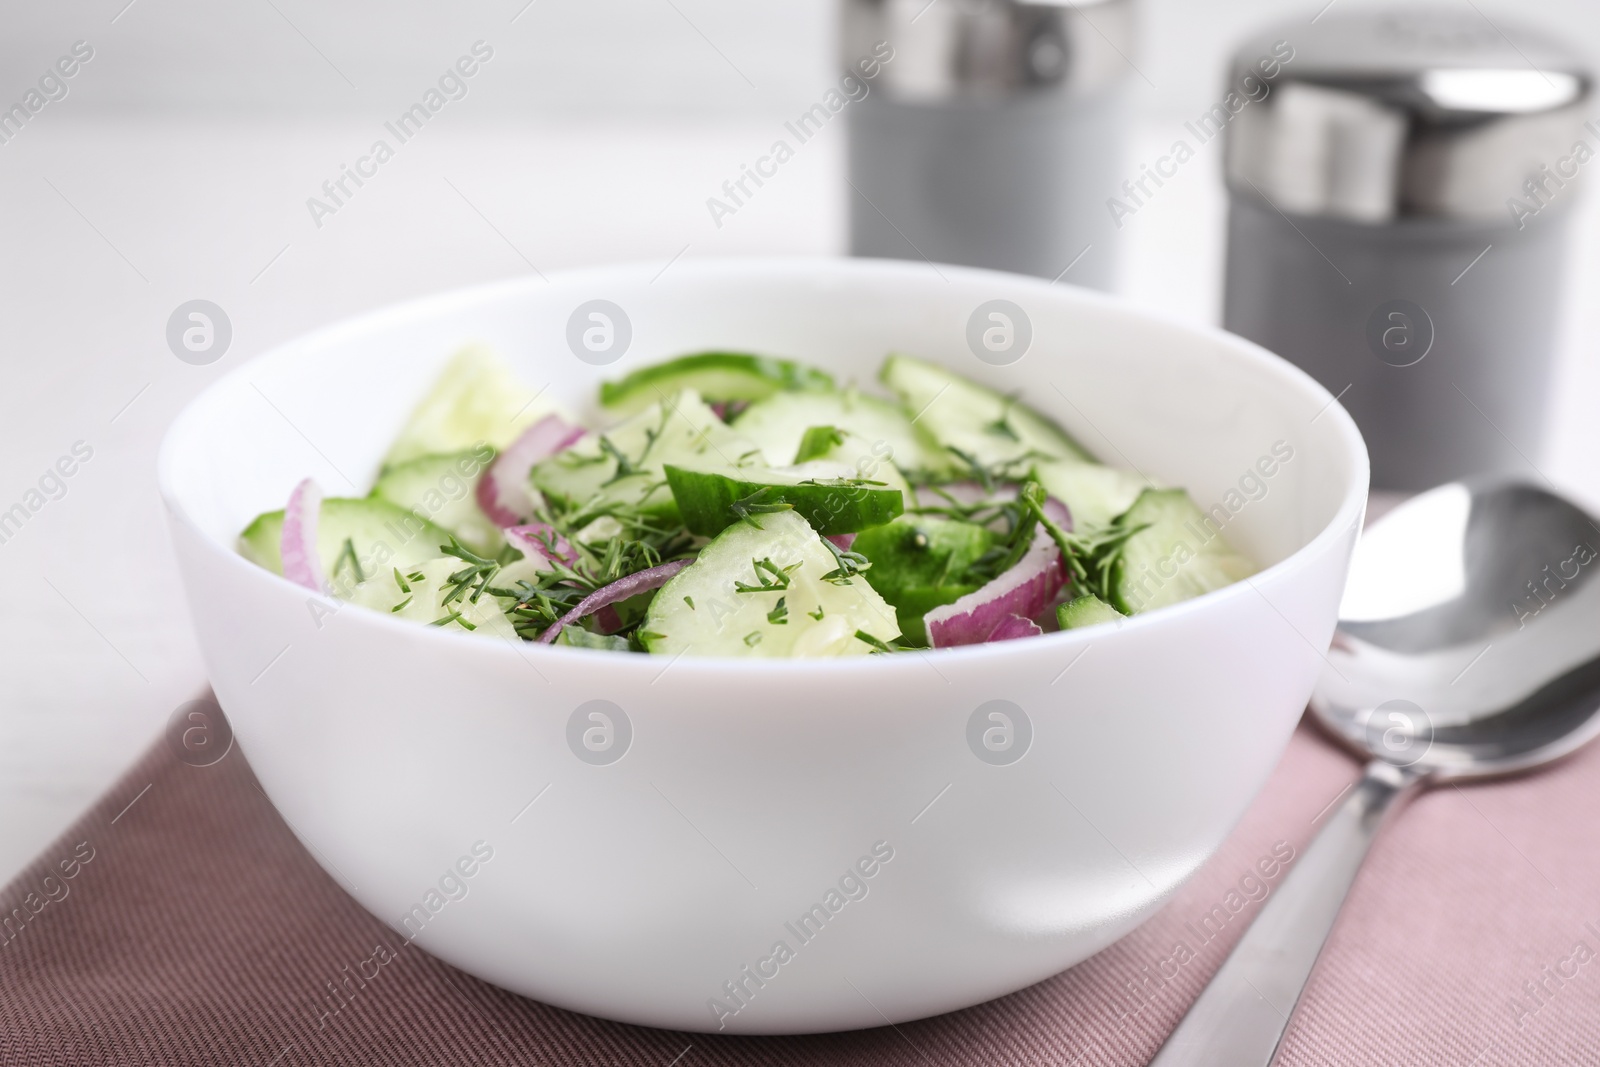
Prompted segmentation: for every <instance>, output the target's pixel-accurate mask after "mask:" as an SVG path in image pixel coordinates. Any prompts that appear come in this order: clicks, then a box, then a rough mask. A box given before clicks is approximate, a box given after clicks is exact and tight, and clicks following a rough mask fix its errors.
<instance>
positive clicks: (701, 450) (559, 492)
mask: <svg viewBox="0 0 1600 1067" xmlns="http://www.w3.org/2000/svg"><path fill="white" fill-rule="evenodd" d="M607 446H609V447H607ZM618 455H621V456H622V457H623V458H624V459H625V460H626V462H627V464H628V467H629V471H622V472H620V473H619V461H618V459H617V456H618ZM760 456H761V452H760V450H759V449H758V448H756V446H755V445H753V444H752V443H750V442H749V441H748V440H746V439H744V438H743V437H742V436H740V435H739V434H738V433H737V432H735V431H734V430H731V429H729V428H728V426H727V424H725V423H724V422H723V421H722V420H721V419H719V418H717V415H716V412H714V411H712V410H711V408H710V407H708V406H707V405H706V403H705V401H703V400H701V399H700V395H699V394H698V393H696V392H695V391H694V390H693V389H685V390H683V391H682V392H681V393H678V394H677V395H676V396H674V397H672V398H671V399H669V400H667V401H664V402H662V403H657V404H651V405H650V406H649V407H647V408H645V409H644V410H643V411H641V412H639V413H638V414H637V415H635V416H633V417H632V418H630V419H628V420H626V421H625V422H623V423H621V424H620V425H618V426H616V427H614V428H612V429H611V430H610V431H609V432H607V433H605V434H591V435H589V436H586V437H584V438H583V439H582V440H580V441H579V442H578V443H577V444H575V445H573V446H572V447H571V448H569V449H567V450H566V451H565V452H560V453H557V454H556V455H554V456H551V457H550V458H549V459H547V460H544V461H543V462H540V463H536V464H534V467H533V471H532V474H531V475H530V477H531V479H532V481H533V484H534V485H535V486H536V487H537V488H539V489H540V490H541V491H543V492H544V493H546V494H547V495H549V496H551V497H553V498H554V499H556V500H557V501H559V502H561V503H562V504H563V505H564V506H565V507H567V508H570V509H573V510H579V509H581V510H583V511H585V512H588V513H592V514H601V513H603V512H604V511H605V510H606V509H607V508H609V507H614V506H622V507H638V508H640V509H641V510H643V511H645V512H647V513H651V514H655V515H659V516H661V517H663V518H668V519H670V518H671V517H673V516H676V515H677V511H678V509H677V505H676V504H675V503H674V502H673V499H672V492H671V490H670V489H668V488H667V481H666V476H665V474H663V473H662V468H663V466H665V465H666V464H668V463H672V464H680V465H687V466H702V467H710V466H717V465H723V466H733V465H735V464H740V463H748V462H754V461H759V459H760Z"/></svg>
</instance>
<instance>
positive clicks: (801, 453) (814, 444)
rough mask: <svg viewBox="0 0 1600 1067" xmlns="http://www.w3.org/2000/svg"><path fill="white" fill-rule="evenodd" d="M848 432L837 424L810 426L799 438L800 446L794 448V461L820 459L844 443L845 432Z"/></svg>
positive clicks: (803, 461) (804, 461)
mask: <svg viewBox="0 0 1600 1067" xmlns="http://www.w3.org/2000/svg"><path fill="white" fill-rule="evenodd" d="M848 432H849V431H847V430H841V429H839V427H837V426H813V427H811V429H809V430H807V431H806V433H805V436H804V437H802V438H800V447H798V448H796V449H795V453H794V461H795V462H796V463H806V462H808V461H810V460H813V459H822V458H823V457H824V456H827V455H828V454H830V453H831V452H833V450H834V449H836V448H838V447H839V446H840V445H842V444H844V438H845V434H846V433H848Z"/></svg>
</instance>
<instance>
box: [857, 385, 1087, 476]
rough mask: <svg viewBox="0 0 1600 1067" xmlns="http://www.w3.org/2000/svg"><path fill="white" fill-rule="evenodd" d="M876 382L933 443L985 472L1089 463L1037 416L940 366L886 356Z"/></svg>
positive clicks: (1064, 435) (1062, 433)
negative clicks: (1037, 464)
mask: <svg viewBox="0 0 1600 1067" xmlns="http://www.w3.org/2000/svg"><path fill="white" fill-rule="evenodd" d="M878 377H879V379H880V380H881V381H882V382H883V384H885V385H887V386H888V387H889V388H890V389H892V390H894V393H895V395H896V396H898V397H899V398H900V403H901V404H903V405H904V406H905V408H906V410H908V411H910V412H911V413H912V417H914V418H915V419H916V420H917V425H918V426H920V427H926V428H927V431H928V433H929V434H931V435H932V436H933V437H934V438H935V439H936V440H937V441H938V442H939V444H941V445H943V446H944V447H945V448H947V449H950V450H952V451H959V452H960V453H962V454H963V455H966V456H969V457H971V459H972V460H973V462H976V463H979V464H981V465H982V466H984V467H986V468H994V467H1001V466H1007V465H1010V464H1016V463H1020V462H1024V461H1027V460H1041V461H1048V460H1073V459H1075V460H1078V461H1080V462H1084V463H1093V462H1094V457H1093V456H1091V455H1089V453H1088V452H1086V451H1084V449H1083V448H1082V446H1080V445H1079V444H1078V443H1077V442H1076V441H1074V440H1073V439H1072V438H1071V437H1069V436H1068V435H1067V432H1066V431H1065V430H1063V429H1062V428H1061V427H1059V426H1057V425H1056V424H1055V423H1054V422H1052V421H1051V420H1050V419H1048V418H1046V417H1045V416H1043V415H1041V414H1040V413H1039V412H1037V411H1034V410H1033V409H1032V408H1030V407H1028V406H1027V405H1026V404H1023V403H1021V402H1020V401H1018V400H1014V399H1013V398H1011V397H1006V396H1002V395H1001V394H999V393H997V392H995V391H994V390H993V389H990V388H988V387H987V386H982V385H979V384H978V383H977V382H974V381H969V380H968V379H966V378H963V377H962V376H961V375H959V374H954V373H952V372H951V371H948V370H945V369H944V368H943V367H938V366H935V365H933V364H932V363H925V362H923V361H922V360H920V359H913V358H911V357H910V356H890V357H889V358H888V360H887V361H885V362H884V365H883V369H882V370H881V371H879V372H878ZM1019 473H1020V472H1019Z"/></svg>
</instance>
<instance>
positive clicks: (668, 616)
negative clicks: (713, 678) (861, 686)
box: [639, 511, 900, 659]
mask: <svg viewBox="0 0 1600 1067" xmlns="http://www.w3.org/2000/svg"><path fill="white" fill-rule="evenodd" d="M761 527H762V528H761V529H759V530H758V529H756V528H755V527H753V526H751V525H749V524H748V523H742V522H741V523H737V524H735V525H733V526H730V527H728V528H727V529H726V530H724V531H723V532H722V533H721V534H720V535H718V536H717V538H716V539H715V540H713V541H712V542H711V543H710V544H708V545H707V546H706V547H705V548H704V549H702V550H701V552H700V556H699V558H698V559H696V560H695V561H694V563H692V564H690V565H689V566H688V567H685V568H684V569H683V570H682V571H680V572H679V573H678V574H677V576H676V577H674V578H673V579H672V580H671V581H669V582H668V583H667V584H666V585H664V586H662V587H661V589H660V591H658V592H657V593H656V598H655V600H653V601H652V602H651V604H650V611H649V614H648V615H646V617H645V620H644V623H643V625H642V626H641V627H640V632H639V639H640V640H641V641H642V642H644V644H645V646H646V647H647V648H648V649H649V650H650V651H651V652H653V653H656V654H659V655H668V656H675V655H684V654H687V655H695V656H740V657H746V658H770V659H777V658H783V657H821V656H863V655H867V654H869V653H871V652H872V651H873V646H872V645H870V644H868V643H867V642H865V641H862V640H861V639H860V638H858V637H857V636H856V633H857V631H860V632H862V633H866V634H869V635H870V636H872V637H873V638H874V639H875V640H877V641H881V642H889V641H892V640H894V639H895V638H896V637H897V636H899V633H900V628H899V627H898V626H897V625H896V624H895V613H894V609H893V608H891V607H890V606H889V605H888V604H886V603H885V602H884V600H883V598H882V597H881V596H879V595H878V594H877V592H876V591H875V590H874V589H873V588H872V586H870V585H868V584H867V583H866V582H865V581H864V580H863V579H862V577H860V576H856V577H853V578H842V577H835V578H834V579H832V580H829V579H828V578H827V575H829V574H836V573H837V570H838V561H837V558H836V557H835V556H834V553H833V551H832V550H831V549H830V548H829V546H828V545H827V544H826V543H825V542H824V541H823V540H822V538H820V537H819V536H818V535H817V533H816V531H815V530H813V529H812V528H811V527H810V526H809V525H807V524H806V521H805V519H803V518H801V517H800V516H799V515H798V514H796V513H795V512H792V511H782V512H777V513H774V514H771V515H763V516H762V517H761Z"/></svg>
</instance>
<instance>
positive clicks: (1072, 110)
mask: <svg viewBox="0 0 1600 1067" xmlns="http://www.w3.org/2000/svg"><path fill="white" fill-rule="evenodd" d="M1134 31H1135V23H1134V0H934V2H931V3H930V2H929V0H845V2H844V18H843V34H842V40H843V48H842V52H843V63H844V66H845V69H846V70H847V71H852V70H858V69H859V63H860V60H861V58H862V57H864V56H870V55H872V54H873V50H874V48H875V47H880V42H885V43H886V44H887V46H888V48H889V49H891V50H892V52H891V58H890V59H888V60H887V61H885V62H883V63H882V64H881V69H879V70H878V72H877V75H876V77H875V78H874V80H873V82H872V84H871V89H870V92H869V94H868V95H867V96H866V97H865V98H864V99H862V100H861V101H860V102H859V103H858V104H856V105H854V106H853V107H852V108H851V111H850V115H849V126H850V137H849V154H850V163H849V180H850V185H851V189H850V190H849V193H848V195H849V197H850V251H851V253H852V254H854V255H858V256H880V257H889V258H897V259H927V260H931V261H933V262H936V263H938V262H943V263H962V264H968V265H972V266H979V267H992V268H996V269H999V270H1009V271H1015V272H1019V273H1023V274H1035V275H1040V276H1043V277H1046V278H1051V279H1055V278H1060V279H1061V280H1063V281H1066V282H1072V283H1077V284H1081V285H1090V286H1095V287H1098V288H1102V289H1104V288H1109V287H1110V286H1111V284H1112V282H1113V272H1114V269H1115V259H1114V257H1113V254H1112V253H1113V250H1114V247H1115V244H1116V242H1115V241H1114V240H1113V234H1114V230H1113V228H1112V227H1111V225H1110V224H1109V221H1108V219H1107V216H1106V212H1105V209H1104V207H1103V201H1104V198H1105V190H1106V189H1109V188H1114V187H1115V186H1116V184H1117V181H1118V180H1119V179H1120V177H1121V175H1120V173H1119V168H1120V166H1121V163H1122V160H1121V131H1122V129H1123V122H1122V108H1123V98H1124V96H1125V95H1126V91H1125V87H1126V82H1127V80H1128V77H1129V72H1130V71H1131V69H1132V68H1131V66H1130V63H1129V58H1128V57H1129V56H1130V55H1131V54H1132V52H1133V47H1134V40H1133V39H1134ZM881 51H882V49H881V48H880V52H881Z"/></svg>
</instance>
